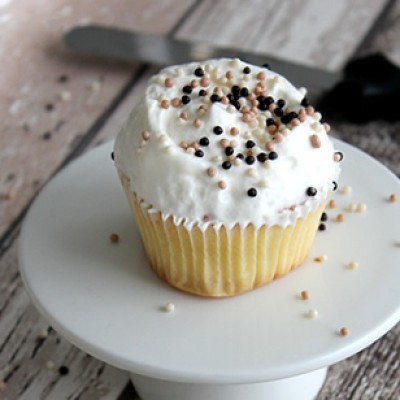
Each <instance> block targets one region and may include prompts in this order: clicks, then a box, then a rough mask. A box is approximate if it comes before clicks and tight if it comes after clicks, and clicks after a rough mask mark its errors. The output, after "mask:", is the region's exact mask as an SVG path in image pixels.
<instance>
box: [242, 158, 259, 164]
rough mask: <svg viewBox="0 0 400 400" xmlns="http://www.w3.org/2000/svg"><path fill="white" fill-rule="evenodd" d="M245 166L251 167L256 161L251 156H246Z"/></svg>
mask: <svg viewBox="0 0 400 400" xmlns="http://www.w3.org/2000/svg"><path fill="white" fill-rule="evenodd" d="M244 160H245V161H246V164H249V165H252V164H254V162H255V161H256V159H255V158H254V157H253V156H247V157H246V158H245V159H244Z"/></svg>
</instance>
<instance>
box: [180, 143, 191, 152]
mask: <svg viewBox="0 0 400 400" xmlns="http://www.w3.org/2000/svg"><path fill="white" fill-rule="evenodd" d="M179 146H180V147H182V149H185V150H186V149H187V148H188V147H189V145H188V144H187V142H185V141H182V142H180V143H179Z"/></svg>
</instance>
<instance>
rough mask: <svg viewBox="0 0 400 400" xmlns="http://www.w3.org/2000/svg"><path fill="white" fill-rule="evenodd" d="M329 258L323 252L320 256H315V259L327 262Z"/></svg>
mask: <svg viewBox="0 0 400 400" xmlns="http://www.w3.org/2000/svg"><path fill="white" fill-rule="evenodd" d="M327 259H328V256H327V255H326V254H322V255H321V256H319V257H315V258H314V261H315V262H320V263H322V262H325V261H326V260H327Z"/></svg>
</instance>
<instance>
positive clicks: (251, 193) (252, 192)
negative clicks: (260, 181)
mask: <svg viewBox="0 0 400 400" xmlns="http://www.w3.org/2000/svg"><path fill="white" fill-rule="evenodd" d="M247 195H248V196H249V197H256V196H257V189H256V188H250V189H249V190H248V191H247Z"/></svg>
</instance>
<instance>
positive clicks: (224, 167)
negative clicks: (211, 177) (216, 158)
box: [222, 161, 232, 169]
mask: <svg viewBox="0 0 400 400" xmlns="http://www.w3.org/2000/svg"><path fill="white" fill-rule="evenodd" d="M231 166H232V164H231V162H230V161H224V162H223V163H222V168H223V169H230V168H231Z"/></svg>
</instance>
